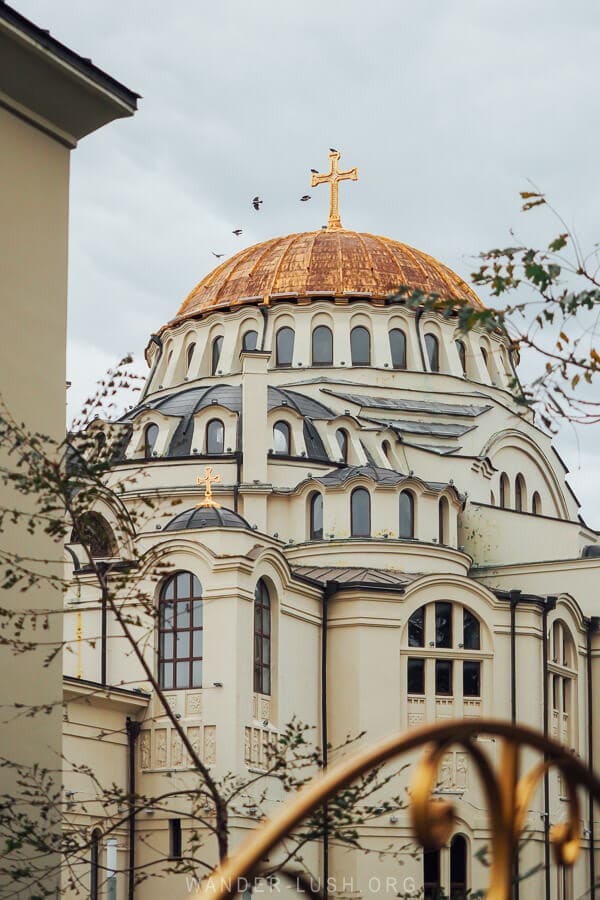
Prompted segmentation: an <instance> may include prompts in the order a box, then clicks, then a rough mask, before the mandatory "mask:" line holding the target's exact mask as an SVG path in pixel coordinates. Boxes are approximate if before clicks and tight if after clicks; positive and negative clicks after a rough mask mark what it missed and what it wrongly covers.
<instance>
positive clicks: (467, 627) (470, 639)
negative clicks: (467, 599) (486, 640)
mask: <svg viewBox="0 0 600 900" xmlns="http://www.w3.org/2000/svg"><path fill="white" fill-rule="evenodd" d="M463 646H464V648H465V650H480V649H481V637H480V628H479V619H477V618H476V617H475V616H474V615H473V613H472V612H469V610H468V609H463Z"/></svg>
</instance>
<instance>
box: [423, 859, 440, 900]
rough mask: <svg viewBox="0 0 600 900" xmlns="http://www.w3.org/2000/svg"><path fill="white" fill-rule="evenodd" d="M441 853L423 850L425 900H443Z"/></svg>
mask: <svg viewBox="0 0 600 900" xmlns="http://www.w3.org/2000/svg"><path fill="white" fill-rule="evenodd" d="M441 897H442V883H441V881H440V851H439V850H423V900H441Z"/></svg>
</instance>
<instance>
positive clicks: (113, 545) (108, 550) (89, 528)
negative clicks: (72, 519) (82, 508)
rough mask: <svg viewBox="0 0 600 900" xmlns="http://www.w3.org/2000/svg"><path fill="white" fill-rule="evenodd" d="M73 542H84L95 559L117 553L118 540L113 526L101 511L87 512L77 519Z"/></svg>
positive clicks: (72, 535)
mask: <svg viewBox="0 0 600 900" xmlns="http://www.w3.org/2000/svg"><path fill="white" fill-rule="evenodd" d="M71 542H72V543H73V544H83V545H84V546H85V547H87V549H88V551H89V553H90V556H92V557H93V558H94V559H105V558H106V557H108V556H116V555H117V542H116V541H115V536H114V534H113V531H112V528H111V527H110V525H109V524H108V522H107V521H106V519H105V518H104V516H101V515H100V513H97V512H87V513H83V515H82V516H80V517H79V519H78V520H77V524H76V525H75V526H74V527H73V530H72V532H71Z"/></svg>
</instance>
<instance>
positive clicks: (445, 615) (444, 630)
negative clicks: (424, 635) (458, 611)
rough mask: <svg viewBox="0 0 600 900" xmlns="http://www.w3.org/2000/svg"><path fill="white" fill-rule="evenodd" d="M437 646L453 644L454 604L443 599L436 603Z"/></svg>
mask: <svg viewBox="0 0 600 900" xmlns="http://www.w3.org/2000/svg"><path fill="white" fill-rule="evenodd" d="M435 646H436V647H451V646H452V604H451V603H446V602H445V601H443V600H442V601H438V602H437V603H436V604H435Z"/></svg>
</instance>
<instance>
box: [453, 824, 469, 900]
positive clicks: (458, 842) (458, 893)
mask: <svg viewBox="0 0 600 900" xmlns="http://www.w3.org/2000/svg"><path fill="white" fill-rule="evenodd" d="M450 900H467V842H466V840H465V838H464V837H463V836H462V834H456V835H454V837H453V838H452V842H451V844H450Z"/></svg>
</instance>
